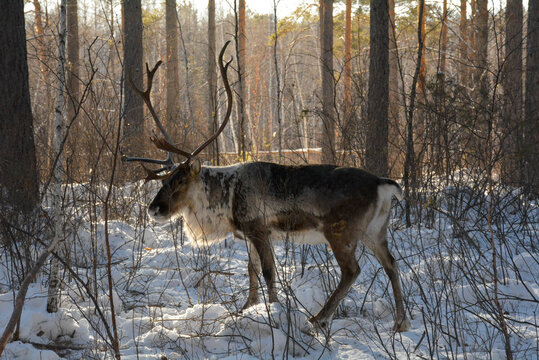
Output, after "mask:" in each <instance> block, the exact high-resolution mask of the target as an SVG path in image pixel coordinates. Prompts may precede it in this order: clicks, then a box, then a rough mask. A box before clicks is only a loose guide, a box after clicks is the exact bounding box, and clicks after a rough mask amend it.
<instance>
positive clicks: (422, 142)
mask: <svg viewBox="0 0 539 360" xmlns="http://www.w3.org/2000/svg"><path fill="white" fill-rule="evenodd" d="M417 17H418V20H417V21H418V25H419V28H420V31H421V39H422V41H421V43H419V44H418V46H419V51H421V59H420V61H419V73H418V76H417V115H416V118H415V123H414V131H415V136H414V137H415V141H414V153H415V156H416V159H415V161H414V163H415V168H414V169H412V170H413V171H414V172H415V173H416V177H417V179H420V178H421V173H422V171H421V169H422V166H423V157H424V156H423V155H424V152H425V147H426V143H427V140H426V139H425V125H426V124H425V121H426V119H425V104H426V101H427V98H426V96H427V95H426V93H425V87H426V82H427V67H426V65H425V47H426V46H425V35H426V21H425V20H426V7H425V1H418V2H417Z"/></svg>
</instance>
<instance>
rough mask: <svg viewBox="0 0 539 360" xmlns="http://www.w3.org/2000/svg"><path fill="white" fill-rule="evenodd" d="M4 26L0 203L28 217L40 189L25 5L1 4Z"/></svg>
mask: <svg viewBox="0 0 539 360" xmlns="http://www.w3.org/2000/svg"><path fill="white" fill-rule="evenodd" d="M0 24H2V28H3V30H2V31H0V54H2V55H1V56H0V69H2V71H0V114H2V115H1V116H0V154H2V158H1V159H0V198H2V199H1V200H0V201H2V203H3V204H9V205H11V206H12V207H13V208H14V209H16V210H18V211H23V212H27V213H28V212H30V211H32V210H33V209H34V208H35V207H36V206H37V204H38V200H39V188H38V175H37V169H36V153H35V144H34V130H33V125H32V121H33V118H32V110H31V105H30V91H29V85H28V63H27V56H26V32H25V28H24V4H23V1H0Z"/></svg>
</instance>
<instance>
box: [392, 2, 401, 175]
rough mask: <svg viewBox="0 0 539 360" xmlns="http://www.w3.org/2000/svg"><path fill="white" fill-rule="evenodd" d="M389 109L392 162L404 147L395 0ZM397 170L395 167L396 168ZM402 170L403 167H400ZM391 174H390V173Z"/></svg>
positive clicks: (397, 157) (395, 160) (393, 162)
mask: <svg viewBox="0 0 539 360" xmlns="http://www.w3.org/2000/svg"><path fill="white" fill-rule="evenodd" d="M388 5H389V110H388V116H389V118H388V120H389V124H388V132H389V138H390V139H392V141H391V143H389V144H388V147H391V148H390V150H388V161H389V163H391V164H395V163H398V162H399V154H400V153H401V150H400V149H402V146H403V144H402V142H400V141H399V139H400V138H401V137H400V136H399V133H400V128H401V126H400V124H401V116H400V103H399V62H398V61H399V60H398V58H397V55H398V51H397V37H396V28H395V0H389V1H388ZM394 170H395V169H394ZM400 170H402V168H401V169H400ZM388 175H389V174H388ZM391 176H401V173H397V172H395V173H394V174H392V175H391Z"/></svg>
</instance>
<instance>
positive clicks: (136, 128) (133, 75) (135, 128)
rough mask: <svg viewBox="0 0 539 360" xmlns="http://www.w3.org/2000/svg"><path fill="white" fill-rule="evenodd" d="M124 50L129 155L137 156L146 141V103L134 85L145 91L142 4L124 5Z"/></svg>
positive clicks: (128, 0)
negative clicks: (142, 140) (143, 139)
mask: <svg viewBox="0 0 539 360" xmlns="http://www.w3.org/2000/svg"><path fill="white" fill-rule="evenodd" d="M122 26H123V47H124V68H123V71H124V76H123V78H124V89H123V91H124V133H125V139H124V141H125V147H126V151H130V152H131V153H137V152H138V150H140V147H141V145H140V144H141V139H142V138H143V129H144V114H143V107H142V99H141V98H140V97H139V96H138V95H137V93H136V92H135V90H134V89H133V86H132V85H131V82H132V83H133V84H134V85H135V86H137V87H138V88H142V75H143V71H142V8H141V4H140V0H125V1H122Z"/></svg>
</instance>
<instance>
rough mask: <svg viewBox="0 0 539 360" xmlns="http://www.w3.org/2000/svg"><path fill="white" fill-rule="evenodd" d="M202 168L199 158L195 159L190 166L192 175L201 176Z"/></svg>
mask: <svg viewBox="0 0 539 360" xmlns="http://www.w3.org/2000/svg"><path fill="white" fill-rule="evenodd" d="M200 167H201V164H200V160H198V158H195V159H194V160H192V161H191V163H190V164H189V168H190V169H191V175H193V176H196V175H198V174H200Z"/></svg>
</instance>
